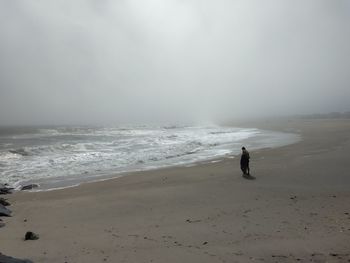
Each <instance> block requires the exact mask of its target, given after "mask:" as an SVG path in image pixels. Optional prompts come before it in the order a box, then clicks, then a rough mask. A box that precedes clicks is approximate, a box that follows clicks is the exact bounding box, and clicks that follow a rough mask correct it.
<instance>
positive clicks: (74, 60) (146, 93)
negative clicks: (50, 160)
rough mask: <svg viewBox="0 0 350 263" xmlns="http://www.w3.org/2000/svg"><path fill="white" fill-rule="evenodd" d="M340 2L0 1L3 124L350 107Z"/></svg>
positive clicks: (349, 62)
mask: <svg viewBox="0 0 350 263" xmlns="http://www.w3.org/2000/svg"><path fill="white" fill-rule="evenodd" d="M349 25H350V4H349V1H346V0H337V1H332V0H327V1H325V0H309V1H302V0H293V1H291V0H289V1H286V0H281V1H276V0H274V1H273V0H267V1H259V0H251V1H249V0H248V1H247V0H241V1H229V0H219V1H204V0H201V1H200V0H188V1H181V0H166V1H164V0H148V1H136V0H124V1H112V0H103V1H102V0H76V1H67V0H57V1H37V0H35V1H34V0H22V1H20V0H12V1H7V0H0V38H1V39H0V40H1V41H0V58H1V59H0V124H2V125H4V124H60V123H65V124H67V123H78V124H80V123H82V124H84V123H86V124H88V123H120V122H124V123H125V122H147V121H160V120H163V121H164V120H169V121H174V120H178V121H184V120H186V121H189V120H196V121H215V120H223V119H231V118H242V117H245V116H262V115H271V114H296V113H311V112H318V111H321V112H322V111H345V110H349V103H348V102H349V99H350V88H349V80H350V74H349V73H350V72H349V69H350V45H349V37H350V27H349Z"/></svg>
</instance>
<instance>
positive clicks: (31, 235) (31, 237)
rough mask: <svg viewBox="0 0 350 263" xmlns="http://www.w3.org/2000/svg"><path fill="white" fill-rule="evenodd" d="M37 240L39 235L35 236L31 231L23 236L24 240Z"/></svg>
mask: <svg viewBox="0 0 350 263" xmlns="http://www.w3.org/2000/svg"><path fill="white" fill-rule="evenodd" d="M37 239H39V235H38V234H35V233H34V232H32V231H28V232H27V233H26V234H25V236H24V240H37Z"/></svg>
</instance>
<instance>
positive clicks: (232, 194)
mask: <svg viewBox="0 0 350 263" xmlns="http://www.w3.org/2000/svg"><path fill="white" fill-rule="evenodd" d="M244 125H245V126H248V124H244ZM251 126H259V127H261V128H269V129H276V130H284V131H294V132H298V133H300V134H301V135H302V137H303V140H302V141H301V142H299V143H297V144H293V145H289V146H285V147H282V148H278V149H265V150H259V151H256V152H252V153H251V157H252V160H251V170H252V174H253V175H254V176H255V177H256V180H247V179H244V178H242V176H241V172H240V169H239V158H235V159H222V160H221V161H220V162H217V163H209V164H201V165H198V166H194V167H182V168H170V169H163V170H157V171H149V172H140V173H133V174H130V175H128V176H125V177H122V178H119V179H113V180H108V181H104V182H98V183H89V184H84V185H81V186H79V187H75V188H70V189H64V190H57V191H51V192H41V193H24V192H21V193H16V194H14V195H12V196H9V199H10V201H11V202H12V210H13V213H14V216H13V217H12V218H7V219H6V220H5V221H6V227H4V228H2V229H0V251H1V252H2V253H4V254H7V255H11V256H15V257H19V258H29V259H31V260H33V261H34V262H52V263H55V262H60V263H63V262H84V263H88V262H94V263H95V262H167V263H170V262H210V263H215V262H297V261H299V262H350V172H349V171H350V121H349V120H290V121H278V122H265V123H260V124H252V125H251ZM28 230H31V231H34V232H36V233H38V234H39V235H40V239H39V240H36V241H24V240H23V237H24V234H25V232H26V231H28Z"/></svg>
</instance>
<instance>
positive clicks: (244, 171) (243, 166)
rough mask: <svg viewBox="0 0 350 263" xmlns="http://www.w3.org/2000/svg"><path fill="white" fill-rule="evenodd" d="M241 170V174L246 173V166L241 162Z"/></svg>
mask: <svg viewBox="0 0 350 263" xmlns="http://www.w3.org/2000/svg"><path fill="white" fill-rule="evenodd" d="M241 170H242V172H243V174H247V167H246V166H245V165H242V164H241Z"/></svg>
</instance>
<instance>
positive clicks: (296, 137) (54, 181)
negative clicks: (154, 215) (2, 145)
mask: <svg viewBox="0 0 350 263" xmlns="http://www.w3.org/2000/svg"><path fill="white" fill-rule="evenodd" d="M239 128H240V129H242V128H243V129H244V128H246V127H239ZM258 129H259V128H258ZM259 130H260V132H262V133H263V134H264V135H257V136H255V137H253V138H248V139H243V140H242V141H241V142H240V143H241V144H242V145H246V144H248V145H249V144H251V145H250V147H249V146H248V147H249V149H250V150H251V151H256V150H263V149H274V148H280V147H284V146H287V145H290V144H294V143H298V142H299V141H301V140H302V138H301V135H300V134H299V133H296V132H293V133H292V132H281V131H279V130H276V129H275V130H268V129H259ZM274 132H275V133H277V134H275V136H276V137H275V138H273V139H272V135H271V134H272V133H274ZM269 133H270V135H269V136H271V138H269V140H272V141H271V143H272V145H271V147H267V146H265V145H260V144H261V143H262V142H261V140H263V139H261V138H260V139H257V138H258V137H259V136H262V137H264V136H267V135H266V134H269ZM282 137H285V138H283V139H284V140H283V139H282ZM273 140H275V141H273ZM260 147H261V148H260ZM239 155H240V149H239V150H237V151H233V152H232V153H230V154H224V155H218V156H213V157H208V158H205V159H202V160H193V161H185V162H179V163H176V160H174V161H175V164H166V163H163V164H162V163H160V164H159V163H158V164H153V165H152V163H150V164H148V166H145V167H143V168H142V167H140V168H130V167H129V170H128V169H126V170H120V171H118V170H116V171H113V170H111V171H101V173H99V174H96V175H87V174H81V175H74V176H71V177H69V178H65V177H53V178H40V179H32V180H23V181H19V182H16V183H15V184H14V188H15V190H16V191H20V188H21V187H23V186H25V185H31V184H34V185H38V186H39V187H38V188H35V189H33V190H32V191H31V192H44V191H52V190H62V189H65V188H71V187H77V186H79V185H81V184H85V183H95V182H99V181H106V180H110V179H117V178H120V177H123V176H128V175H129V174H133V173H143V172H146V171H156V170H164V169H176V168H178V167H193V166H198V165H204V164H207V163H211V162H221V161H223V160H225V159H232V158H236V157H237V156H239Z"/></svg>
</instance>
